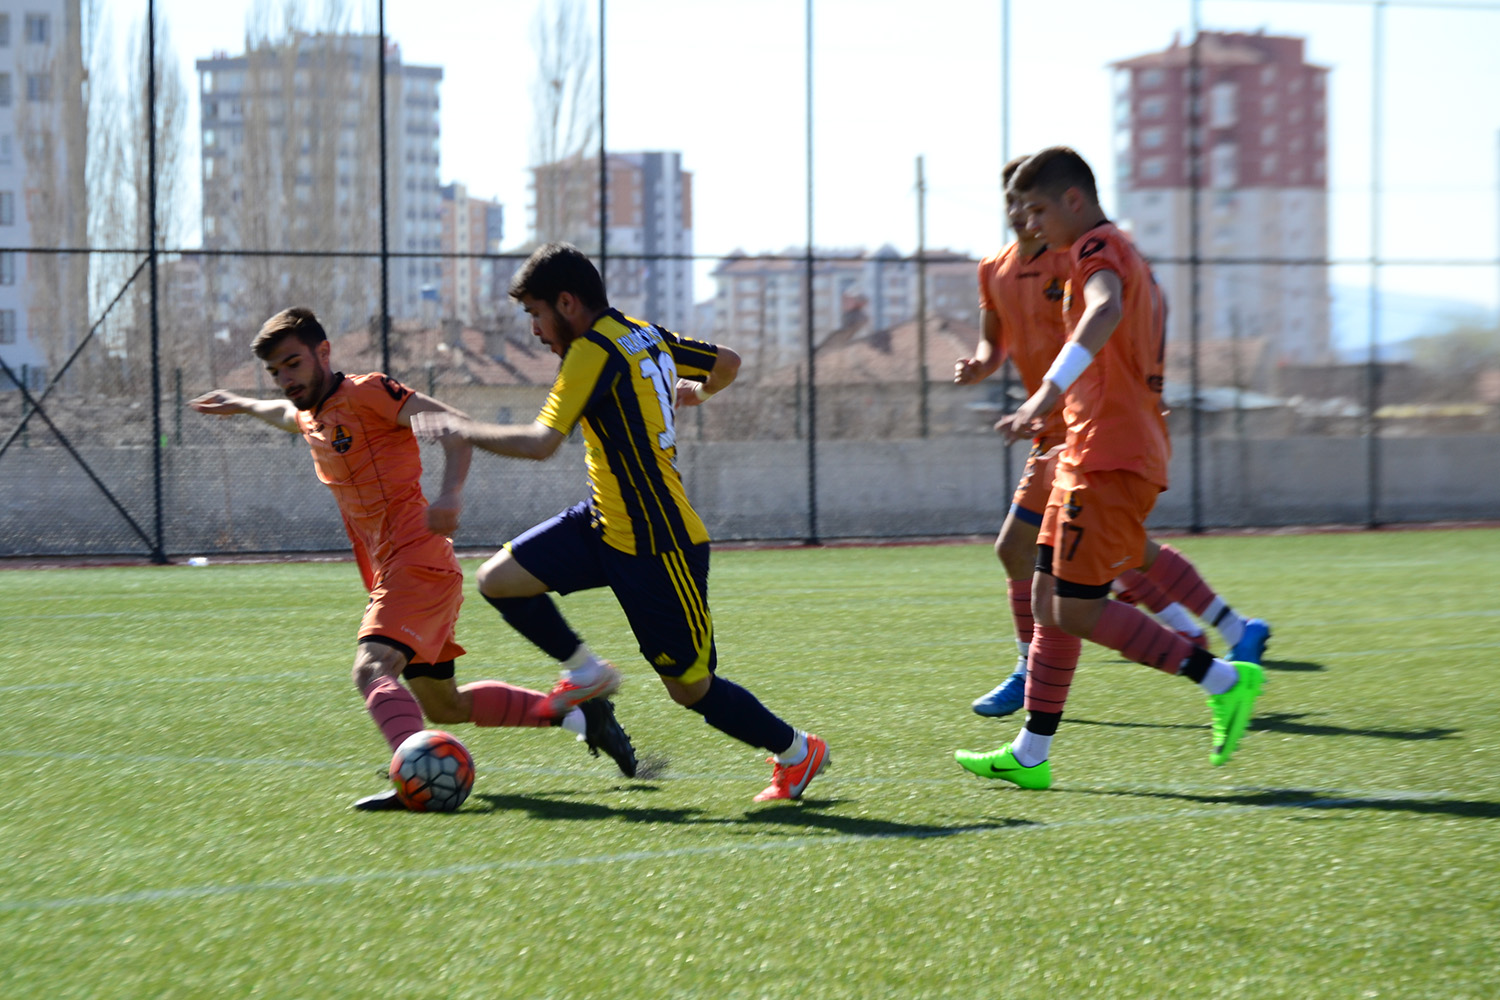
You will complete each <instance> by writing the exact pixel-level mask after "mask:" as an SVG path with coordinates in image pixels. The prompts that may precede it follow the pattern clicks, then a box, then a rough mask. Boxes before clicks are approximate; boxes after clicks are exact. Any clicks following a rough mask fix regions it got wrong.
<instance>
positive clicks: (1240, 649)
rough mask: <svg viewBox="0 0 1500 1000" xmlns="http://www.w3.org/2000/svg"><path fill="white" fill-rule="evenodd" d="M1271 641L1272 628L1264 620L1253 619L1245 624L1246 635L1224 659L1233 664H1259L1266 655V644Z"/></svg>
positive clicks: (1241, 637)
mask: <svg viewBox="0 0 1500 1000" xmlns="http://www.w3.org/2000/svg"><path fill="white" fill-rule="evenodd" d="M1270 641H1271V626H1270V624H1269V623H1268V622H1267V621H1266V620H1265V619H1264V618H1251V619H1249V620H1248V621H1246V622H1245V634H1244V635H1242V636H1240V641H1239V642H1237V643H1235V644H1234V647H1233V648H1232V649H1230V650H1229V652H1228V653H1227V654H1226V655H1225V657H1224V659H1226V660H1229V661H1231V662H1240V663H1259V662H1260V661H1261V657H1263V656H1265V655H1266V643H1268V642H1270Z"/></svg>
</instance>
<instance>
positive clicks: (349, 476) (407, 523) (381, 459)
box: [297, 372, 458, 590]
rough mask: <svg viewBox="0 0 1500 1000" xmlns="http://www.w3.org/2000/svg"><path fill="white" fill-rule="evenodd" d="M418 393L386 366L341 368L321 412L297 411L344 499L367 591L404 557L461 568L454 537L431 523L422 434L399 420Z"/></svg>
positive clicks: (322, 467)
mask: <svg viewBox="0 0 1500 1000" xmlns="http://www.w3.org/2000/svg"><path fill="white" fill-rule="evenodd" d="M411 396H412V390H410V389H408V388H407V387H406V386H404V385H402V384H401V383H400V382H397V381H396V380H395V379H393V378H390V377H388V376H386V375H382V374H380V373H379V372H372V373H371V374H369V375H344V374H342V373H338V374H335V375H334V384H333V390H332V391H331V392H329V394H328V397H327V398H326V399H324V400H323V402H322V403H320V404H319V405H318V408H317V409H316V410H314V411H308V410H298V411H297V427H298V429H299V430H301V431H302V437H303V438H304V439H305V440H306V441H307V444H308V447H310V448H311V449H312V457H313V465H314V466H316V468H317V471H318V478H319V479H321V480H322V481H323V482H324V483H327V484H328V488H329V489H331V490H332V491H333V496H334V499H335V500H337V501H338V505H339V513H340V514H342V515H343V518H344V530H345V531H347V532H348V533H349V541H350V542H351V543H353V545H354V555H355V558H356V559H357V560H358V561H359V569H360V574H361V576H363V577H364V581H365V589H367V590H373V589H375V586H376V584H377V582H378V581H379V580H380V577H381V574H382V573H383V571H384V570H385V568H386V567H388V566H389V565H391V564H392V563H394V562H396V561H398V560H399V561H400V562H402V563H405V564H407V565H414V566H427V567H431V568H434V569H437V568H443V569H448V568H451V569H454V570H457V569H458V560H457V558H455V557H454V555H453V543H452V542H450V541H449V540H448V539H447V538H444V537H443V536H442V535H434V534H433V533H432V532H431V531H430V530H428V528H427V499H426V497H424V496H423V495H422V455H421V450H420V448H419V447H418V445H417V439H416V436H415V435H413V434H412V432H411V428H410V427H403V426H402V425H401V424H399V423H397V422H396V416H397V414H399V413H400V412H401V407H402V406H404V405H405V404H406V401H407V400H408V399H410V398H411Z"/></svg>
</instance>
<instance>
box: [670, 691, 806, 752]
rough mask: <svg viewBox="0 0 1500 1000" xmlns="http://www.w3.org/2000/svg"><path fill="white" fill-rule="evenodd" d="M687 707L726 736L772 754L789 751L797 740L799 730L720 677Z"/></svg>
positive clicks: (753, 697)
mask: <svg viewBox="0 0 1500 1000" xmlns="http://www.w3.org/2000/svg"><path fill="white" fill-rule="evenodd" d="M688 707H689V708H691V709H692V710H693V711H695V712H697V713H698V714H699V715H701V716H703V721H704V722H706V723H708V724H709V725H710V726H713V727H714V728H715V729H717V730H718V731H719V732H721V733H723V734H725V735H726V736H733V737H734V738H735V739H737V740H739V741H741V742H742V743H748V744H750V745H751V746H753V747H764V748H765V749H767V750H769V751H771V752H772V753H773V754H775V753H782V752H784V751H786V750H788V749H790V748H791V746H792V743H793V741H795V740H796V738H797V731H796V730H795V729H793V728H792V727H791V726H789V725H787V724H786V723H785V722H783V721H782V720H781V719H780V718H778V717H777V716H776V715H775V714H774V713H772V711H771V710H770V709H769V708H767V707H766V706H764V705H762V704H761V703H760V699H759V698H757V697H755V695H753V694H751V693H750V692H749V691H747V690H745V689H744V688H742V687H740V686H739V685H738V684H736V683H734V682H733V681H728V680H725V679H724V678H723V677H720V676H718V675H715V676H714V679H713V681H712V682H711V683H710V684H709V685H708V691H707V692H706V693H704V695H703V697H702V698H699V699H698V700H697V701H695V702H693V704H691V705H689V706H688Z"/></svg>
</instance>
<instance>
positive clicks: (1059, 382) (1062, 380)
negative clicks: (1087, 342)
mask: <svg viewBox="0 0 1500 1000" xmlns="http://www.w3.org/2000/svg"><path fill="white" fill-rule="evenodd" d="M1093 360H1094V356H1093V355H1092V354H1090V353H1089V349H1088V348H1087V347H1084V346H1083V345H1082V344H1080V343H1079V342H1078V341H1076V340H1070V341H1068V342H1067V343H1066V344H1064V345H1063V349H1062V350H1060V351H1058V352H1057V357H1056V358H1054V359H1053V361H1052V367H1051V368H1048V369H1047V374H1046V375H1043V376H1042V378H1043V379H1045V380H1046V381H1048V382H1051V383H1052V384H1053V385H1055V386H1057V387H1058V388H1059V389H1061V390H1062V391H1063V392H1067V391H1068V386H1070V385H1072V384H1073V382H1074V381H1075V380H1076V379H1077V378H1078V376H1080V375H1082V374H1083V370H1084V369H1085V368H1087V367H1088V366H1089V365H1090V364H1091V363H1092V362H1093Z"/></svg>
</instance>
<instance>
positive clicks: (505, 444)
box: [411, 411, 567, 461]
mask: <svg viewBox="0 0 1500 1000" xmlns="http://www.w3.org/2000/svg"><path fill="white" fill-rule="evenodd" d="M411 429H412V432H413V433H415V434H416V435H417V437H418V438H420V439H421V440H423V441H439V442H440V441H443V440H444V439H446V438H448V437H457V438H460V439H462V440H464V441H467V442H469V443H470V444H472V445H473V446H474V447H476V448H482V449H483V450H485V451H489V452H494V453H495V454H496V455H505V456H506V457H508V458H530V459H535V460H536V461H541V460H542V459H545V458H551V457H552V454H553V452H555V451H557V449H558V447H559V446H560V445H561V444H562V443H563V441H565V440H567V435H565V434H563V433H562V431H559V430H554V429H553V428H551V427H548V426H547V425H546V424H544V423H542V422H541V421H540V420H535V421H532V422H531V423H529V424H489V423H484V422H482V421H478V420H471V419H470V418H468V417H466V416H464V415H462V414H461V413H458V412H457V411H445V412H439V413H414V414H412V417H411Z"/></svg>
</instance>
